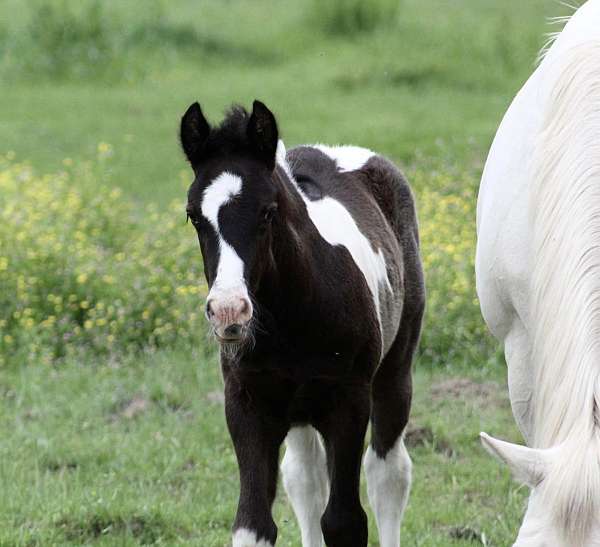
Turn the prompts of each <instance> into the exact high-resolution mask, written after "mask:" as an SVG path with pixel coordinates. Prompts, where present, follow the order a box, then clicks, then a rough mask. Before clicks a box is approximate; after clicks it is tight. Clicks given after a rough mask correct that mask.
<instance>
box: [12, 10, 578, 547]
mask: <svg viewBox="0 0 600 547" xmlns="http://www.w3.org/2000/svg"><path fill="white" fill-rule="evenodd" d="M379 4H381V5H386V6H388V8H386V9H388V10H389V9H391V11H385V10H384V11H383V12H382V13H383V15H378V13H377V12H376V10H375V11H366V12H364V13H363V12H360V13H359V12H357V11H356V10H358V9H365V10H370V9H372V10H374V9H375V7H377V5H379ZM139 5H140V4H139V2H134V1H133V0H124V1H122V2H119V3H97V2H92V1H90V0H86V1H85V2H75V1H74V0H73V1H69V0H65V1H62V0H51V1H50V0H36V1H32V2H28V3H27V4H26V5H24V3H23V2H20V1H18V0H5V1H4V2H3V3H0V96H1V97H2V101H0V189H1V190H2V195H0V220H2V223H3V224H2V226H0V309H2V310H3V311H2V312H0V545H1V546H13V545H19V546H20V545H44V546H46V545H83V544H94V545H95V544H97V545H147V544H162V545H202V546H214V547H221V546H225V545H228V542H229V528H230V524H231V521H232V518H233V514H234V511H235V505H236V501H237V500H236V495H237V487H238V485H237V471H236V466H235V462H234V457H233V453H232V448H231V445H230V442H229V439H228V436H227V433H226V430H225V426H224V418H223V409H222V399H221V396H220V392H221V381H220V378H219V374H218V367H217V363H216V357H215V355H214V349H213V348H211V347H210V346H207V345H206V342H205V338H204V337H203V336H202V335H200V334H199V333H200V331H201V330H202V329H204V325H203V324H202V323H201V322H199V323H198V325H196V323H194V321H192V320H191V319H190V317H192V316H191V315H190V314H193V313H194V310H193V308H194V306H195V302H196V301H197V303H198V304H197V305H198V307H200V305H201V297H202V292H203V291H204V290H205V287H204V286H203V280H202V278H201V277H200V275H199V271H200V264H199V255H198V254H197V253H196V252H195V245H196V244H195V242H194V235H193V233H192V231H191V228H190V227H189V226H185V225H184V224H183V220H184V216H183V210H184V209H183V205H184V200H185V188H186V185H187V182H188V181H189V178H190V173H189V172H188V168H187V166H186V165H185V163H184V161H183V156H182V154H181V152H180V150H179V146H178V143H177V127H178V120H179V117H180V116H181V114H182V113H183V111H184V110H185V108H186V107H187V106H188V104H189V103H190V102H192V101H193V100H196V99H198V100H200V102H201V103H202V105H203V107H204V109H205V112H206V113H207V114H208V116H209V117H210V118H211V119H212V120H215V121H217V120H218V119H219V117H220V116H221V112H222V111H223V109H224V108H226V107H227V106H228V105H229V104H230V103H231V102H233V101H239V102H242V103H244V104H246V105H249V104H250V103H251V101H252V99H254V98H255V97H257V98H260V99H262V100H264V101H265V102H266V103H267V104H268V105H269V106H270V107H271V108H272V109H273V110H274V111H275V112H276V114H277V115H278V119H279V123H280V127H281V129H282V133H283V136H284V138H285V140H286V143H287V144H288V146H290V145H293V144H298V143H303V142H315V141H322V142H330V143H338V142H351V143H354V144H360V145H364V146H368V147H370V148H373V149H375V150H378V151H380V152H382V153H384V154H386V155H388V156H389V157H391V158H393V159H394V160H396V161H397V162H398V163H399V164H400V165H402V166H403V167H404V169H405V170H406V172H407V174H408V175H409V178H410V179H411V181H412V182H413V185H414V188H415V191H416V196H417V202H418V206H419V210H420V216H421V225H422V233H423V257H424V263H425V267H426V274H427V283H428V292H429V299H430V302H429V308H428V315H427V323H426V326H425V333H424V337H423V342H422V347H421V351H420V356H419V360H418V363H417V364H416V382H415V404H414V411H413V415H412V420H411V426H410V433H409V437H408V439H409V445H410V449H409V450H410V453H411V456H412V458H413V461H414V486H413V491H412V494H411V498H410V502H409V507H408V510H407V513H406V516H405V520H404V525H403V542H404V543H403V544H404V545H409V546H412V545H418V546H454V545H457V546H460V545H463V546H467V545H477V544H479V545H482V544H483V545H493V546H497V547H504V546H506V545H509V544H511V540H512V539H514V537H515V534H516V529H517V526H518V523H519V520H520V516H521V514H522V511H523V507H524V506H523V504H524V501H525V498H526V494H527V492H526V489H524V488H522V487H519V486H518V485H517V484H515V483H513V482H512V481H511V480H510V477H509V476H508V472H507V471H506V470H504V469H501V468H500V467H499V466H498V465H497V464H496V463H495V462H494V461H492V460H491V459H490V458H489V457H488V456H487V455H486V454H484V452H483V450H482V449H481V448H480V446H479V442H478V439H477V434H478V432H479V431H480V430H481V429H485V430H487V431H489V432H491V433H494V434H496V435H498V436H501V437H503V438H507V439H510V440H515V441H517V440H519V435H518V432H517V431H516V427H515V426H514V424H513V420H512V417H511V413H510V407H509V405H508V401H507V392H506V385H505V383H506V382H505V371H504V368H503V364H502V359H501V357H500V354H499V352H498V351H497V350H496V347H495V344H494V343H493V342H492V341H491V340H490V339H489V337H488V336H487V335H486V334H485V328H484V327H483V325H482V323H481V319H480V317H479V313H478V308H477V302H476V300H475V294H474V283H473V279H472V277H473V251H474V206H475V200H476V192H477V182H478V177H479V174H480V171H481V167H482V165H483V162H484V160H485V153H486V150H487V148H488V146H489V144H490V142H491V139H492V137H493V134H494V131H495V129H496V128H497V126H498V124H499V121H500V119H501V116H502V114H503V112H504V110H505V109H506V107H507V106H508V104H509V103H510V100H511V98H512V96H513V95H514V94H515V92H516V91H517V90H518V88H519V87H520V85H521V84H522V82H523V81H524V80H525V79H526V78H527V76H528V75H529V74H530V72H531V71H532V69H533V67H534V60H535V58H536V55H537V52H538V51H539V49H540V48H541V46H542V45H543V43H544V41H545V38H544V33H546V32H550V31H552V30H556V29H555V28H553V27H551V26H549V25H548V22H547V20H546V18H547V17H551V16H559V15H564V14H565V13H566V12H567V11H568V10H567V9H566V8H564V7H563V6H561V5H560V4H559V3H558V2H554V1H553V0H529V1H528V2H526V3H524V2H521V1H518V0H505V1H504V2H495V1H493V0H481V1H478V2H472V1H469V0H455V1H453V2H447V1H445V0H402V2H400V7H399V9H398V10H397V11H396V10H395V7H394V6H392V8H389V6H390V5H391V4H390V2H389V1H388V0H371V1H370V2H367V1H365V2H362V3H357V2H354V1H352V0H345V2H340V3H339V5H341V6H342V8H343V6H344V5H346V7H347V9H346V11H344V10H343V9H342V8H340V10H341V11H336V10H333V9H325V8H324V7H323V5H324V4H322V3H321V4H319V3H318V2H317V1H316V0H299V1H296V2H288V1H281V2H275V1H273V0H270V1H269V0H228V1H227V2H221V1H218V0H206V1H204V2H201V3H198V2H195V1H192V0H177V1H173V2H167V1H166V0H152V1H147V2H145V3H144V9H143V10H140V9H139ZM357 5H362V6H363V7H361V8H357V7H356V6H357ZM15 162H25V163H26V164H28V165H30V166H32V168H33V170H32V171H31V170H30V169H29V168H28V167H26V166H23V165H21V164H20V163H17V164H16V163H15ZM65 172H66V173H67V175H65V174H64V173H65ZM26 173H27V174H26ZM31 173H33V174H31ZM82 173H83V174H82ZM60 181H62V182H60ZM61 184H63V185H65V184H66V185H72V186H73V189H74V190H75V191H76V192H78V193H77V195H75V197H73V196H71V197H69V196H70V195H71V194H69V193H68V192H67V191H66V190H64V188H63V190H59V189H57V188H59V186H60V185H61ZM44 186H45V188H44ZM26 187H28V188H30V189H32V188H33V189H35V191H30V192H29V193H27V191H25V190H23V189H22V188H26ZM115 188H119V189H122V190H123V193H122V195H121V194H119V193H118V192H117V193H111V192H112V190H113V189H115ZM61 192H63V193H61ZM65 192H67V193H65ZM111 195H112V196H113V197H112V198H111V197H110V196H111ZM63 198H64V199H63ZM95 199H96V200H100V203H98V202H97V201H96V202H95V201H94V200H95ZM110 199H115V200H116V201H115V202H114V203H112V202H105V200H110ZM173 200H175V205H173V204H172V201H173ZM54 204H56V208H55V207H54ZM178 204H180V209H179V205H178ZM67 219H68V220H67ZM124 226H125V227H127V230H124ZM153 235H154V236H155V239H156V238H158V240H159V242H160V241H163V243H164V242H167V243H165V244H166V245H168V246H169V247H168V248H169V249H170V250H171V251H172V252H171V253H168V252H165V250H164V248H161V247H160V245H158V244H155V243H156V241H154V242H152V241H153ZM43 237H46V238H50V239H48V241H52V242H54V243H56V242H57V241H58V242H61V243H60V245H55V247H52V249H55V250H52V249H50V250H48V248H47V245H46V244H45V241H46V240H44V239H42V240H40V238H43ZM52 238H54V239H52ZM24 242H26V243H24ZM31 242H37V243H31ZM173 242H180V244H178V245H177V246H176V245H175V244H173ZM146 246H147V247H146ZM175 248H176V250H175ZM74 249H77V250H76V251H75V255H76V256H72V255H73V253H74V251H73V250H74ZM34 250H35V253H34ZM127 260H129V262H130V263H131V264H130V265H127V264H125V265H121V266H119V268H116V269H114V271H113V270H111V268H112V264H113V262H115V263H116V262H119V261H120V263H122V262H123V261H125V263H126V262H127ZM151 261H152V263H150V262H151ZM192 262H193V263H192ZM188 263H189V265H188ZM99 268H100V269H103V268H106V269H107V271H104V269H103V270H102V276H101V275H99V272H98V269H99ZM51 270H52V271H51ZM109 270H110V271H109ZM111 272H112V273H111ZM113 274H114V275H113ZM115 275H116V276H118V277H117V279H118V282H119V283H118V284H117V285H116V287H117V288H118V289H120V291H122V293H123V294H122V295H120V294H119V295H117V296H115V294H116V293H115V290H116V289H115V285H114V280H113V281H108V279H109V278H110V277H111V276H113V277H114V276H115ZM82 276H83V277H82ZM66 279H69V280H70V281H69V283H68V284H67V282H66V281H65V280H66ZM82 279H83V280H84V282H83V283H80V281H81V280H82ZM85 281H89V283H85ZM194 287H196V289H194V290H192V289H193V288H194ZM197 287H200V288H197ZM153 291H154V292H153ZM161 291H162V292H161ZM49 295H51V296H52V299H50V300H49V299H48V298H47V297H48V296H49ZM153 299H156V300H157V302H158V303H157V304H156V305H154V303H153ZM194 299H196V300H194ZM48 302H50V303H51V305H52V306H53V307H50V305H49V304H48ZM111 308H114V309H113V310H112V311H111ZM173 308H176V309H177V310H178V311H181V310H184V311H185V316H184V315H180V316H177V315H173ZM120 310H121V311H120ZM9 312H10V313H9ZM182 313H183V312H182ZM52 318H53V319H52ZM113 322H114V325H113ZM167 325H170V327H169V328H167ZM78 329H79V330H78ZM110 337H113V338H112V339H110ZM65 340H66V341H67V342H66V343H64V341H65ZM109 340H110V342H109ZM58 341H60V343H59V342H58ZM105 341H106V344H105ZM65 345H66V346H67V347H66V349H65ZM69 345H70V346H72V348H70V347H69ZM73 348H74V349H73ZM140 348H142V349H140ZM71 349H73V350H72V351H71ZM364 501H365V502H366V497H364ZM275 512H276V515H277V518H276V520H277V522H278V525H279V537H280V541H279V542H278V544H279V543H280V544H281V545H289V546H298V545H299V533H298V530H297V527H296V524H295V521H294V519H293V515H292V513H291V509H290V506H289V505H288V503H287V501H286V500H285V498H284V497H283V496H280V497H279V498H278V501H277V504H276V508H275ZM370 519H371V521H370V537H371V540H370V541H371V543H370V544H371V545H372V546H375V545H377V544H378V543H377V541H376V537H375V536H376V534H375V527H374V522H373V521H372V518H371V516H370Z"/></svg>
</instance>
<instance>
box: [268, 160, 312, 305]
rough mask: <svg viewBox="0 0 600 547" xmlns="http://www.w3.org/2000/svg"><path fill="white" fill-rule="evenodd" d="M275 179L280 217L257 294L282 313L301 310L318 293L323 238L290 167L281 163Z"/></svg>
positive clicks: (275, 173) (275, 172) (274, 227)
mask: <svg viewBox="0 0 600 547" xmlns="http://www.w3.org/2000/svg"><path fill="white" fill-rule="evenodd" d="M273 179H274V183H275V184H276V185H277V188H278V193H279V216H278V219H277V221H276V223H275V225H274V226H273V242H272V248H271V249H272V256H271V259H270V260H269V263H268V264H267V266H266V269H265V272H264V274H263V277H262V282H261V288H260V290H259V292H258V294H257V296H258V297H259V299H261V300H262V299H264V301H263V302H260V301H259V305H262V306H266V307H267V308H268V310H269V311H270V312H271V313H273V314H276V315H278V312H279V313H283V314H286V313H287V311H289V309H290V308H291V307H293V308H294V310H295V312H301V311H302V308H304V307H306V306H307V305H308V301H309V298H310V297H311V296H314V291H315V284H314V282H313V278H314V275H315V273H314V268H315V265H316V264H317V263H318V253H319V249H317V247H318V246H319V244H320V243H321V239H320V238H319V237H318V233H317V231H316V228H315V226H314V224H313V223H312V221H311V220H310V217H309V215H308V211H307V208H306V204H305V203H304V200H303V198H302V196H301V194H300V189H299V188H298V186H297V184H296V181H295V180H294V179H293V175H292V173H291V171H290V169H289V168H288V167H287V166H282V165H279V164H278V165H277V166H276V168H275V171H274V174H273ZM322 251H323V250H322V249H321V250H320V252H322Z"/></svg>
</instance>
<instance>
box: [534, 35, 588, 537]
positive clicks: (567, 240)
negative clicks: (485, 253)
mask: <svg viewBox="0 0 600 547" xmlns="http://www.w3.org/2000/svg"><path fill="white" fill-rule="evenodd" d="M558 61H559V62H560V63H561V64H560V65H557V66H554V67H552V70H555V69H556V68H559V71H558V72H557V74H558V75H559V76H558V79H557V81H556V84H555V86H554V88H553V89H552V91H551V93H550V98H549V101H548V107H547V109H546V111H545V113H544V118H543V120H544V121H543V130H542V132H541V134H540V135H539V137H538V140H537V142H536V149H535V152H534V155H533V158H532V185H531V188H530V196H529V200H530V202H529V211H530V215H531V217H530V218H531V229H532V236H533V249H532V251H533V261H532V264H533V275H532V291H531V293H532V301H531V306H530V310H531V317H530V323H531V325H532V329H531V333H530V334H531V336H532V339H533V354H532V358H533V363H534V367H535V371H534V372H535V381H534V443H535V446H536V447H538V448H550V447H554V446H558V447H559V448H558V450H557V453H556V454H557V455H556V460H555V461H554V462H553V464H552V466H551V467H550V469H549V473H548V475H547V477H546V479H545V480H544V482H543V483H542V485H541V486H540V490H541V493H542V495H543V496H544V497H545V499H546V501H547V504H548V507H550V508H551V511H552V513H553V516H554V518H555V521H557V522H558V523H559V525H560V526H561V528H562V530H563V532H564V534H565V538H566V541H567V543H568V544H569V545H573V546H578V545H581V544H582V542H583V539H584V537H585V535H586V532H587V531H588V530H589V528H590V525H591V523H592V521H593V519H594V518H595V517H596V515H597V514H598V511H600V459H599V458H600V429H599V414H600V411H599V409H600V40H593V41H587V42H584V43H582V44H580V45H578V46H575V47H572V48H571V49H570V50H568V51H567V52H565V53H564V55H563V56H562V57H561V58H560V59H559V60H558Z"/></svg>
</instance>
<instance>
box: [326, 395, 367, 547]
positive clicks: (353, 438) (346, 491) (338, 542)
mask: <svg viewBox="0 0 600 547" xmlns="http://www.w3.org/2000/svg"><path fill="white" fill-rule="evenodd" d="M332 397H333V398H334V399H335V401H336V403H335V405H336V408H335V409H334V410H333V412H331V413H330V414H328V416H327V417H326V419H325V420H323V421H322V422H320V423H318V424H316V425H317V426H318V428H319V431H321V433H322V434H323V438H324V440H325V449H326V452H327V462H328V467H329V479H330V484H331V492H330V494H329V502H328V503H327V507H326V509H325V513H324V514H323V516H322V518H321V528H322V530H323V536H324V537H325V543H326V545H327V547H366V546H367V539H368V531H367V515H366V513H365V511H364V509H363V508H362V506H361V504H360V495H359V483H360V464H361V456H362V451H363V443H364V437H365V433H366V429H367V425H368V423H369V406H370V405H369V388H368V385H367V384H365V385H364V386H362V385H360V386H358V385H355V386H352V387H339V388H337V392H336V393H332Z"/></svg>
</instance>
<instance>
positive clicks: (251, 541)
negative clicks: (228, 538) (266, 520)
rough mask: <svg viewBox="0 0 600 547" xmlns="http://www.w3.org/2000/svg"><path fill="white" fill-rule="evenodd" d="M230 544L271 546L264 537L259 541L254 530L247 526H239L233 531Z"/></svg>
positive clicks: (245, 546) (235, 545)
mask: <svg viewBox="0 0 600 547" xmlns="http://www.w3.org/2000/svg"><path fill="white" fill-rule="evenodd" d="M232 544H233V547H273V544H272V543H271V542H270V541H267V540H265V539H261V540H260V541H259V540H258V538H257V537H256V532H253V531H251V530H248V529H247V528H239V529H238V530H236V531H235V532H234V534H233V539H232Z"/></svg>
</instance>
